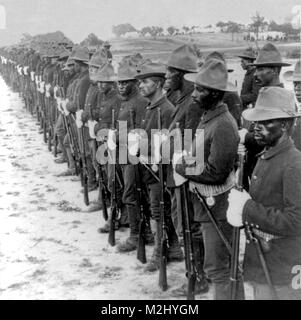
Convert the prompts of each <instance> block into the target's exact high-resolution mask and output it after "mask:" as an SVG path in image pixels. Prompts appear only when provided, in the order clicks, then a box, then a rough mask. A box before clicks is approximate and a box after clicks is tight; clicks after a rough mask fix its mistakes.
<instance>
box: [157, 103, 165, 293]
mask: <svg viewBox="0 0 301 320" xmlns="http://www.w3.org/2000/svg"><path fill="white" fill-rule="evenodd" d="M158 129H159V130H160V132H161V129H162V125H161V109H160V108H158ZM159 180H160V190H161V193H160V220H161V223H160V222H157V232H159V230H160V228H161V227H162V237H161V244H160V246H161V248H160V255H161V256H160V269H159V287H160V288H161V289H162V290H163V291H166V290H167V288H168V284H167V230H166V220H165V206H164V192H165V188H164V173H163V164H162V161H160V163H159Z"/></svg>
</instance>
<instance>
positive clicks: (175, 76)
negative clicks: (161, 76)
mask: <svg viewBox="0 0 301 320" xmlns="http://www.w3.org/2000/svg"><path fill="white" fill-rule="evenodd" d="M165 78H166V80H167V81H168V84H169V87H170V89H171V90H178V89H180V87H181V85H182V82H183V75H182V73H181V72H180V71H179V70H177V69H174V68H172V67H167V70H166V74H165Z"/></svg>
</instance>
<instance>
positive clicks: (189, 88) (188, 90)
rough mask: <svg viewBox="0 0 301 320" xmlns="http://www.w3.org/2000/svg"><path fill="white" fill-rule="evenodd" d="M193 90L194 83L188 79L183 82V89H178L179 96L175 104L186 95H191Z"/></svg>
mask: <svg viewBox="0 0 301 320" xmlns="http://www.w3.org/2000/svg"><path fill="white" fill-rule="evenodd" d="M193 90H194V85H193V84H192V83H190V82H188V81H185V82H184V86H183V90H181V91H180V94H179V98H178V100H177V102H176V104H180V103H181V102H182V101H183V100H185V99H186V97H187V96H191V94H192V92H193Z"/></svg>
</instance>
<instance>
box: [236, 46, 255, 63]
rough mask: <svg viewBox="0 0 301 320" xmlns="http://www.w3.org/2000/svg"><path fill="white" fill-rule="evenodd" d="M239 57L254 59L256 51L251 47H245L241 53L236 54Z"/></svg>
mask: <svg viewBox="0 0 301 320" xmlns="http://www.w3.org/2000/svg"><path fill="white" fill-rule="evenodd" d="M238 57H239V58H243V59H248V60H252V61H254V60H256V53H255V51H254V50H253V48H251V47H249V48H247V49H246V50H245V51H244V52H243V53H242V54H240V55H238Z"/></svg>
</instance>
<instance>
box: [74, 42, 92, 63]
mask: <svg viewBox="0 0 301 320" xmlns="http://www.w3.org/2000/svg"><path fill="white" fill-rule="evenodd" d="M89 57H90V55H89V49H88V48H86V47H82V46H77V47H75V48H73V50H72V53H71V58H72V59H73V60H74V61H81V62H84V63H88V61H89Z"/></svg>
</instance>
